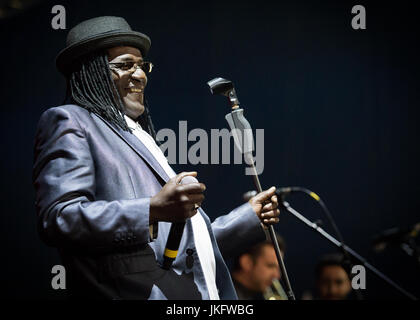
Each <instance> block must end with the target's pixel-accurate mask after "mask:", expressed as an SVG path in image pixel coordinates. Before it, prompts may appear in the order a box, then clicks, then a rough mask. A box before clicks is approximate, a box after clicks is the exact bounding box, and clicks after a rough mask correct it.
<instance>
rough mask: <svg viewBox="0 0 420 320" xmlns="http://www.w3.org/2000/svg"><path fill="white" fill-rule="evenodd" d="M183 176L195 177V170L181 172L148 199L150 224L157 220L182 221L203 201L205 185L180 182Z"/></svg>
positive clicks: (193, 213)
mask: <svg viewBox="0 0 420 320" xmlns="http://www.w3.org/2000/svg"><path fill="white" fill-rule="evenodd" d="M185 176H193V177H196V176H197V172H195V171H193V172H181V173H180V174H178V175H176V176H175V177H173V178H172V179H170V180H169V181H168V182H167V183H166V184H165V185H164V186H163V188H162V190H160V191H159V193H158V194H156V195H155V196H154V197H152V198H151V199H150V216H149V223H150V224H153V223H155V222H157V221H166V222H183V221H185V220H186V219H188V218H191V217H192V216H194V215H195V214H196V213H197V209H196V206H195V205H196V204H197V205H198V206H200V205H201V203H202V202H203V200H204V195H203V192H204V190H206V186H205V185H204V184H203V183H189V184H180V182H181V180H182V178H184V177H185Z"/></svg>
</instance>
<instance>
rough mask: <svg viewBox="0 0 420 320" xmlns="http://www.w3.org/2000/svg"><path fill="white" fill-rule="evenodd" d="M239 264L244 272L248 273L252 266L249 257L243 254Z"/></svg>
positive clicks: (252, 263)
mask: <svg viewBox="0 0 420 320" xmlns="http://www.w3.org/2000/svg"><path fill="white" fill-rule="evenodd" d="M239 264H240V266H241V269H242V270H244V271H250V270H251V269H252V267H253V265H254V262H253V261H252V258H251V255H249V254H247V253H245V254H243V255H242V256H240V258H239Z"/></svg>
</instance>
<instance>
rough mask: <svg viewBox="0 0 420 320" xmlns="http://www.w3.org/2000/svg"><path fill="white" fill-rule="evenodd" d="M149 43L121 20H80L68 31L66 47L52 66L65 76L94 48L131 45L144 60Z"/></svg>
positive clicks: (106, 18) (100, 18) (118, 18)
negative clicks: (72, 66)
mask: <svg viewBox="0 0 420 320" xmlns="http://www.w3.org/2000/svg"><path fill="white" fill-rule="evenodd" d="M150 43H151V42H150V38H149V37H148V36H146V35H145V34H143V33H140V32H136V31H132V30H131V27H130V25H129V24H128V23H127V21H125V19H124V18H120V17H111V16H105V17H97V18H93V19H89V20H86V21H83V22H81V23H79V24H78V25H76V26H75V27H73V28H72V29H71V30H70V31H69V33H68V35H67V41H66V48H64V49H63V50H62V51H61V52H60V53H59V54H58V55H57V58H56V61H55V63H56V66H57V69H58V70H59V71H60V72H61V73H63V74H67V73H68V71H69V69H70V67H71V65H72V63H73V62H74V61H75V60H76V59H78V58H80V57H81V56H84V55H86V54H89V53H92V52H94V51H96V50H98V49H106V48H111V47H116V46H123V45H124V46H133V47H135V48H138V49H139V50H140V52H141V54H142V55H143V57H145V56H146V55H147V52H148V51H149V48H150Z"/></svg>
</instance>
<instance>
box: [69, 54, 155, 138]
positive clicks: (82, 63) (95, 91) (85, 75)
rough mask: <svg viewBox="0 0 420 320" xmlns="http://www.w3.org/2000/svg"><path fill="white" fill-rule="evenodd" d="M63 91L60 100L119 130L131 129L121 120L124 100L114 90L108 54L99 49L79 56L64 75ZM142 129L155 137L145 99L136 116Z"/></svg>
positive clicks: (122, 118) (115, 89)
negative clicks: (68, 102)
mask: <svg viewBox="0 0 420 320" xmlns="http://www.w3.org/2000/svg"><path fill="white" fill-rule="evenodd" d="M66 78H67V92H66V97H65V99H64V103H65V102H66V101H68V100H70V102H71V103H74V104H77V105H80V106H81V107H83V108H85V109H87V110H88V111H90V112H93V113H95V114H97V115H100V116H101V117H103V118H104V119H106V120H107V121H109V122H111V123H112V124H114V125H116V126H118V127H120V128H121V129H122V130H125V131H129V132H131V130H130V128H129V127H128V125H127V123H126V121H125V119H124V103H123V102H122V100H121V97H120V95H119V93H118V90H117V88H116V86H115V83H114V81H113V80H112V75H111V71H110V68H109V64H108V54H107V52H106V51H105V50H100V51H97V52H94V53H91V54H89V55H86V56H83V57H81V58H79V59H78V60H77V61H76V62H75V63H74V64H73V65H72V67H71V72H70V73H69V74H68V75H66ZM136 120H137V121H138V122H139V123H140V125H141V127H142V128H143V130H145V131H146V132H148V133H149V134H150V135H151V136H152V137H153V139H155V140H156V132H155V130H154V127H153V123H152V119H151V116H150V112H149V107H148V104H147V100H146V99H145V110H144V112H143V114H142V115H141V116H140V117H139V118H138V119H136Z"/></svg>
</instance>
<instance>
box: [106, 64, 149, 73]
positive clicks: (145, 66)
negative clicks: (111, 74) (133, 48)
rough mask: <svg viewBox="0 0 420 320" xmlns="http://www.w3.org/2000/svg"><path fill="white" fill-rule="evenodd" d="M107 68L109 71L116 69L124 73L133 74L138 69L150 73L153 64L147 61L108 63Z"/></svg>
mask: <svg viewBox="0 0 420 320" xmlns="http://www.w3.org/2000/svg"><path fill="white" fill-rule="evenodd" d="M109 66H110V67H111V69H114V70H115V69H117V70H121V71H124V72H132V73H133V72H135V71H136V70H137V69H138V68H140V69H142V70H143V72H144V73H147V74H149V73H151V72H152V69H153V63H151V62H148V61H139V62H134V61H125V62H110V63H109Z"/></svg>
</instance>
